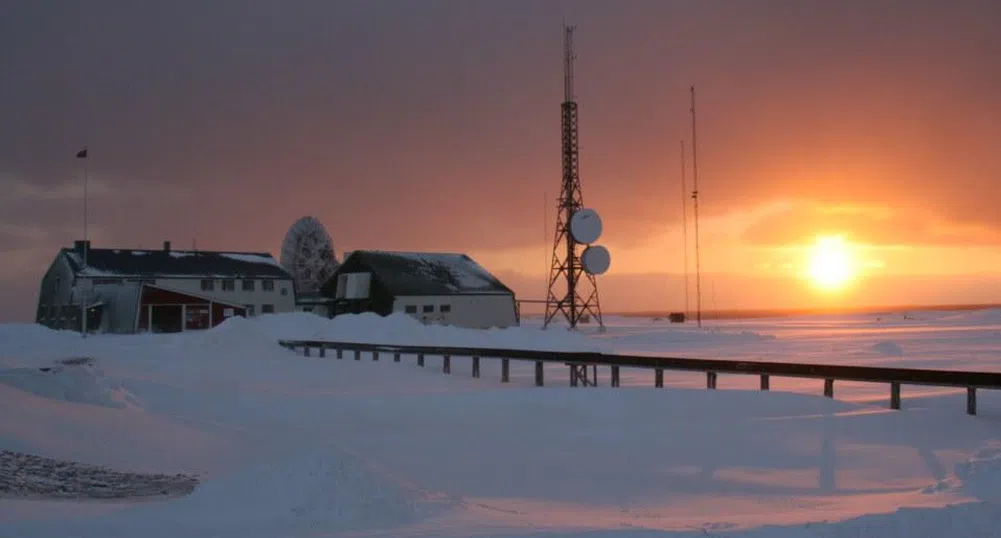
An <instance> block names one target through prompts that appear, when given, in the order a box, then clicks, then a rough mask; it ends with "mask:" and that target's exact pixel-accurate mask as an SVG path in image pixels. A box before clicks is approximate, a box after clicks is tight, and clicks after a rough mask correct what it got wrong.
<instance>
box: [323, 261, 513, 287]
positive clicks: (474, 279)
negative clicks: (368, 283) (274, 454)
mask: <svg viewBox="0 0 1001 538" xmlns="http://www.w3.org/2000/svg"><path fill="white" fill-rule="evenodd" d="M349 260H351V263H348V262H349ZM357 263H361V264H362V265H364V266H366V267H368V268H369V269H370V270H371V271H372V272H373V273H374V274H375V277H376V278H378V279H379V281H380V282H382V284H383V285H384V286H385V287H386V288H387V291H389V293H391V294H392V295H411V296H412V295H484V294H513V293H514V292H513V291H511V289H510V288H508V287H507V286H505V285H504V284H503V283H502V282H501V281H500V280H498V279H497V278H496V277H495V276H493V275H491V274H490V272H488V271H487V270H486V269H484V268H483V267H482V266H480V264H478V263H476V262H475V261H474V260H473V259H472V258H470V257H469V256H467V255H465V254H447V253H425V252H385V251H378V250H356V251H354V252H352V253H351V255H350V256H349V257H348V258H347V259H345V260H344V264H343V265H342V266H341V269H343V271H342V270H341V269H339V270H338V271H337V273H335V276H334V278H336V275H337V274H340V273H341V272H353V271H356V270H357V269H354V268H353V266H356V265H355V264H357Z"/></svg>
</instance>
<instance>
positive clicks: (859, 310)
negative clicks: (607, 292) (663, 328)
mask: <svg viewBox="0 0 1001 538" xmlns="http://www.w3.org/2000/svg"><path fill="white" fill-rule="evenodd" d="M991 308H1001V304H989V303H988V304H945V305H893V306H858V307H827V308H758V309H752V308H748V309H721V310H704V311H703V312H702V320H703V321H705V320H718V319H752V318H786V317H796V316H817V315H839V314H873V315H876V314H883V315H890V314H903V313H906V312H914V311H931V312H951V311H967V310H987V309H991ZM671 312H672V311H668V310H649V311H635V312H605V313H604V315H605V316H606V317H607V316H622V317H631V318H660V317H667V315H668V314H669V313H671ZM675 312H676V311H675Z"/></svg>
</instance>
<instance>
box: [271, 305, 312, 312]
mask: <svg viewBox="0 0 1001 538" xmlns="http://www.w3.org/2000/svg"><path fill="white" fill-rule="evenodd" d="M267 306H270V305H267ZM302 311H303V312H312V311H313V307H312V306H304V307H303V308H302Z"/></svg>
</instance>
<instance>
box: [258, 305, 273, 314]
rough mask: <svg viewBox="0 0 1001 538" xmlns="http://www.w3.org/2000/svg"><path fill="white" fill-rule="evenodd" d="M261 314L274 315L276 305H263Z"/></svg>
mask: <svg viewBox="0 0 1001 538" xmlns="http://www.w3.org/2000/svg"><path fill="white" fill-rule="evenodd" d="M261 313H262V314H274V313H275V305H273V304H262V305H261Z"/></svg>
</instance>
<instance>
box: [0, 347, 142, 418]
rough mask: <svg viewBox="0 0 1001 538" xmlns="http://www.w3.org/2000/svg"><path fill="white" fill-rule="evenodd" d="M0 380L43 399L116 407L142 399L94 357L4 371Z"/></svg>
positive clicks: (132, 404)
mask: <svg viewBox="0 0 1001 538" xmlns="http://www.w3.org/2000/svg"><path fill="white" fill-rule="evenodd" d="M0 383H2V384H4V385H8V386H11V387H14V388H17V389H20V390H23V391H25V392H30V393H32V394H35V395H37V396H42V397H43V398H52V399H56V400H62V401H66V402H73V403H82V404H90V405H103V406H107V407H116V408H139V407H140V405H139V401H138V399H137V398H136V397H135V396H134V395H132V394H131V393H129V391H127V390H125V388H124V387H122V385H121V383H118V382H113V381H112V380H111V379H109V378H108V377H107V376H105V375H104V373H103V372H102V371H101V370H100V369H99V368H97V366H96V364H95V361H94V360H93V359H87V358H83V359H64V360H61V361H57V362H56V363H55V364H54V365H52V366H42V367H38V368H7V369H3V370H0Z"/></svg>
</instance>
